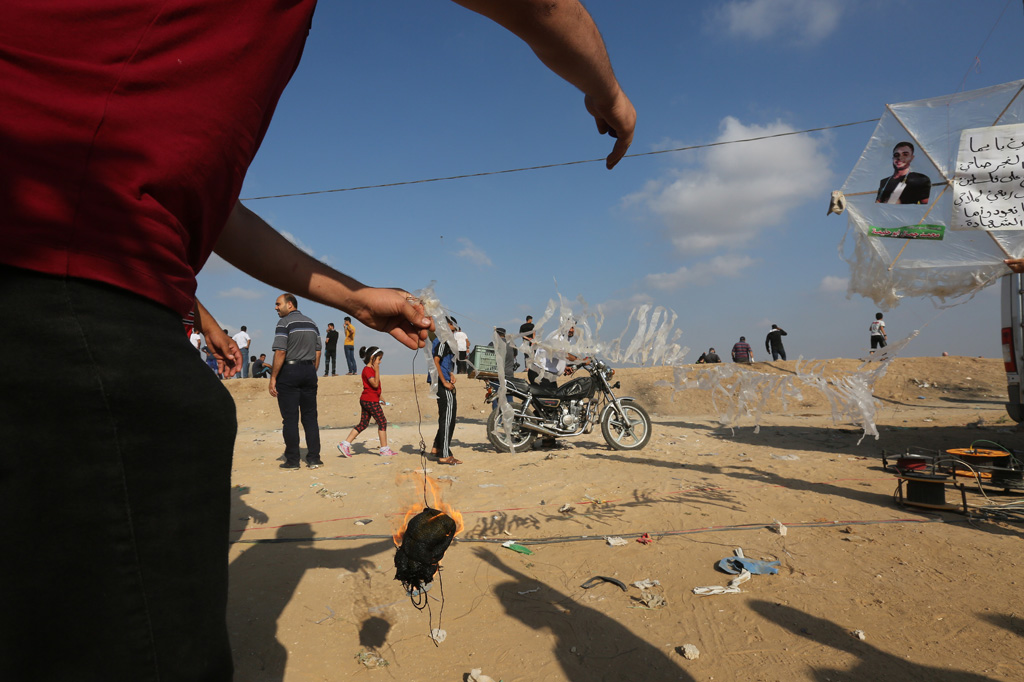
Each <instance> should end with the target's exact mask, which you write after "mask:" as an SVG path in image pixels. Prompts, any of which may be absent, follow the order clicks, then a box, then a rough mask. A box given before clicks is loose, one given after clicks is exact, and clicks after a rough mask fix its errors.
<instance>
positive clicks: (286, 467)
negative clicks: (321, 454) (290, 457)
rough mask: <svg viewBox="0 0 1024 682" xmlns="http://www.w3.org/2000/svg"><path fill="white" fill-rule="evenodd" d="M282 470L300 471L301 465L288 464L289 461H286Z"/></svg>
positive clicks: (295, 463) (296, 463)
mask: <svg viewBox="0 0 1024 682" xmlns="http://www.w3.org/2000/svg"><path fill="white" fill-rule="evenodd" d="M281 468H282V469H298V468H299V463H298V462H288V461H286V462H284V463H283V464H282V465H281Z"/></svg>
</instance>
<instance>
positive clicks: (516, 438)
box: [487, 405, 537, 452]
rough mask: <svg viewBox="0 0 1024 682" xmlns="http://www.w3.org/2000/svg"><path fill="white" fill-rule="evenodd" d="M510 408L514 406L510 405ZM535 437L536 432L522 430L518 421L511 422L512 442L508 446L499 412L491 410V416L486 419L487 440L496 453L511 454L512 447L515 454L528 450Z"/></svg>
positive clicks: (506, 434) (503, 423) (506, 435)
mask: <svg viewBox="0 0 1024 682" xmlns="http://www.w3.org/2000/svg"><path fill="white" fill-rule="evenodd" d="M510 407H514V406H511V405H510ZM536 437H537V432H536V431H530V430H529V429H524V428H522V425H521V424H520V423H519V422H518V421H513V422H512V440H511V446H510V442H509V438H508V433H507V432H506V430H505V420H504V419H503V418H502V416H501V410H500V409H499V410H491V416H489V417H488V418H487V440H489V441H491V445H493V446H494V449H495V450H497V451H498V452H512V448H513V447H514V448H515V451H516V452H522V451H524V450H529V449H530V446H531V445H532V444H533V439H534V438H536Z"/></svg>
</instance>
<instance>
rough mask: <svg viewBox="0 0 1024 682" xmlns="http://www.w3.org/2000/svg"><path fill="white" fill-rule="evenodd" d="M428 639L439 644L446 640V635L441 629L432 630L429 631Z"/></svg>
mask: <svg viewBox="0 0 1024 682" xmlns="http://www.w3.org/2000/svg"><path fill="white" fill-rule="evenodd" d="M430 639H432V640H434V641H435V642H437V643H438V644H440V643H441V642H443V641H444V640H446V639H448V633H447V632H445V631H444V630H442V629H441V628H434V629H433V630H431V631H430Z"/></svg>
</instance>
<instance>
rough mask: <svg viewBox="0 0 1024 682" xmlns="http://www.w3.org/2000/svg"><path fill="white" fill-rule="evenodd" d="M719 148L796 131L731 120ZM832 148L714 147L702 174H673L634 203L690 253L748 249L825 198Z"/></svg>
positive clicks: (790, 141)
mask: <svg viewBox="0 0 1024 682" xmlns="http://www.w3.org/2000/svg"><path fill="white" fill-rule="evenodd" d="M720 128H721V134H720V135H719V136H718V138H717V139H716V141H717V142H723V141H728V140H740V139H746V138H752V137H761V136H765V135H776V134H779V133H787V132H792V131H793V128H792V127H790V126H788V125H785V124H783V123H782V122H780V121H776V122H775V123H770V124H767V125H756V124H754V125H749V126H748V125H744V124H743V123H741V122H740V121H739V120H737V119H735V118H733V117H731V116H729V117H726V118H725V119H723V121H722V123H721V125H720ZM823 145H824V142H823V141H822V140H821V139H820V138H817V137H811V136H810V135H791V136H786V137H779V138H774V139H769V140H759V141H757V142H745V143H739V144H730V145H722V146H719V147H711V148H710V149H708V150H707V151H706V152H705V153H704V154H703V155H702V157H701V165H700V167H698V168H687V169H681V170H674V171H671V172H670V173H671V174H670V176H669V177H668V178H665V179H659V180H652V181H650V182H648V183H647V185H646V186H645V187H644V188H643V189H642V190H641V191H639V192H637V193H634V194H632V195H630V196H627V197H626V198H625V200H624V203H625V204H627V205H641V206H645V207H646V208H647V209H649V210H650V211H652V212H653V213H655V214H656V215H658V216H659V217H661V219H662V220H663V221H664V222H665V224H666V226H667V228H668V233H669V237H670V238H671V240H672V243H673V244H675V245H676V247H677V248H678V249H679V250H680V251H681V252H683V253H691V252H693V251H709V250H713V249H718V248H722V247H728V248H740V247H743V246H744V245H745V243H746V241H747V240H749V239H751V238H753V237H755V236H757V234H758V233H759V232H760V231H761V230H763V229H764V228H766V227H770V226H773V225H778V224H780V223H782V222H783V221H784V220H785V219H786V217H787V215H788V213H789V212H790V211H791V210H793V209H794V208H796V207H797V206H800V205H801V204H803V203H805V202H807V201H809V200H812V199H820V198H821V196H822V194H823V193H824V192H825V191H827V189H828V188H829V186H830V183H831V182H832V172H831V170H829V167H828V164H829V160H828V157H827V156H826V155H825V153H824V152H823V151H822V147H823Z"/></svg>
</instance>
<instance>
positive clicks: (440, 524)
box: [395, 507, 458, 593]
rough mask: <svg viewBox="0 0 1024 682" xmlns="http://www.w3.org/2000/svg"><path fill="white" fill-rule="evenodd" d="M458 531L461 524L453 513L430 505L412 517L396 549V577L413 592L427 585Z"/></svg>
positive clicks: (408, 590)
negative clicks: (453, 517)
mask: <svg viewBox="0 0 1024 682" xmlns="http://www.w3.org/2000/svg"><path fill="white" fill-rule="evenodd" d="M456 532H458V524H456V523H455V520H454V519H452V517H450V516H448V515H447V514H445V513H444V512H442V511H438V510H437V509H432V508H430V507H426V508H424V509H423V511H421V512H420V513H419V514H417V515H416V516H414V517H412V518H411V519H409V523H408V525H407V526H406V528H405V532H404V534H403V535H402V536H401V542H402V544H401V545H400V546H399V547H398V551H397V552H395V580H398V581H400V582H401V583H402V586H403V587H404V588H405V589H406V591H407V592H410V593H412V592H413V591H414V590H416V589H424V587H425V586H426V585H427V584H428V583H430V582H432V581H433V579H434V574H435V573H437V569H438V566H439V564H440V563H441V559H443V558H444V553H445V551H447V549H448V546H449V545H450V544H451V543H452V539H453V538H454V537H455V533H456ZM396 544H397V539H396Z"/></svg>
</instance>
